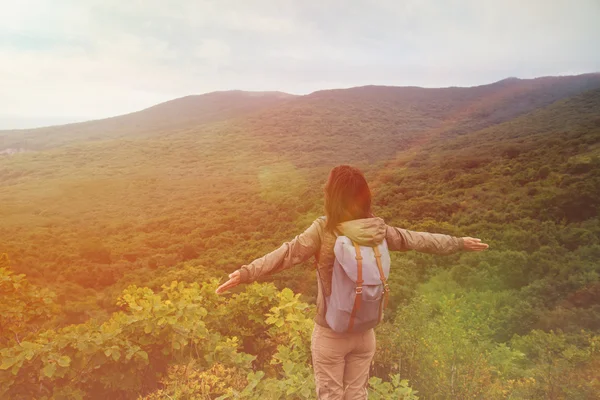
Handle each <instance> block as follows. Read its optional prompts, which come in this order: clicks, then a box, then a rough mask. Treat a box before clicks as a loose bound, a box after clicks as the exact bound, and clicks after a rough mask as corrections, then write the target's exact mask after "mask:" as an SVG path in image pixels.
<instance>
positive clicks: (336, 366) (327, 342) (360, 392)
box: [310, 324, 375, 400]
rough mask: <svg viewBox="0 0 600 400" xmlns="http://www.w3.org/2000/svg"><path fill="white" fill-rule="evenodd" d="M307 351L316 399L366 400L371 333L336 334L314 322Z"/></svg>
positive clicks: (373, 353)
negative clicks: (311, 360)
mask: <svg viewBox="0 0 600 400" xmlns="http://www.w3.org/2000/svg"><path fill="white" fill-rule="evenodd" d="M310 347H311V352H312V359H313V369H314V372H315V383H316V386H317V398H318V399H319V400H366V399H367V384H368V380H369V367H370V366H371V360H372V359H373V355H375V332H374V331H373V329H369V330H368V331H366V332H360V333H337V332H334V331H332V330H331V329H329V328H325V327H323V326H321V325H319V324H315V328H314V330H313V334H312V342H311V346H310Z"/></svg>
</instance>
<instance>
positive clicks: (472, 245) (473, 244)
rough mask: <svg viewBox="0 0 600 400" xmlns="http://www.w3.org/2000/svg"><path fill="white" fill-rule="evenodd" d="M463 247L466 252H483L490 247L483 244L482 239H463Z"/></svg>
mask: <svg viewBox="0 0 600 400" xmlns="http://www.w3.org/2000/svg"><path fill="white" fill-rule="evenodd" d="M462 239H463V245H464V247H463V248H464V250H465V251H482V250H485V249H487V248H488V247H490V246H489V245H487V244H486V243H483V242H482V241H481V239H477V238H472V237H468V236H467V237H463V238H462Z"/></svg>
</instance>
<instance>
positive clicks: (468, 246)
mask: <svg viewBox="0 0 600 400" xmlns="http://www.w3.org/2000/svg"><path fill="white" fill-rule="evenodd" d="M385 238H386V241H387V244H388V248H389V249H390V250H392V251H408V250H415V251H419V252H421V253H431V254H453V253H456V252H458V251H461V250H466V251H481V250H485V249H487V248H488V247H489V246H488V245H487V244H485V243H482V242H481V240H480V239H476V238H472V237H456V236H450V235H444V234H441V233H429V232H417V231H409V230H408V229H402V228H395V227H393V226H389V225H388V226H386V235H385Z"/></svg>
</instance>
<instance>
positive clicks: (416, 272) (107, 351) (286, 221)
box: [0, 74, 600, 400]
mask: <svg viewBox="0 0 600 400" xmlns="http://www.w3.org/2000/svg"><path fill="white" fill-rule="evenodd" d="M223 96H226V97H227V96H229V98H231V99H235V101H234V102H228V101H222V102H221V103H218V104H219V107H216V108H215V107H214V104H215V103H214V102H210V101H205V102H203V101H198V100H197V99H190V98H184V99H179V101H178V102H177V103H175V105H176V106H177V107H184V108H185V107H188V108H186V110H187V112H188V113H190V114H189V115H190V116H189V117H188V118H184V119H183V120H178V121H179V122H177V123H176V124H175V123H173V124H171V123H170V122H169V118H174V117H173V116H172V115H171V114H169V112H168V111H169V108H166V109H165V108H161V105H158V106H155V107H153V108H151V109H148V110H144V111H141V112H139V113H136V114H134V115H133V117H132V115H129V116H123V117H117V119H111V120H106V121H105V122H103V121H94V122H93V123H85V124H88V125H85V124H84V125H79V124H75V125H70V126H65V127H55V128H44V129H40V130H33V131H24V132H18V131H13V132H0V140H1V141H0V150H3V148H5V147H6V148H9V147H19V148H25V149H27V150H28V151H25V152H21V153H18V154H15V155H11V156H8V155H7V156H0V186H1V188H2V190H0V205H1V206H0V254H1V256H0V296H1V298H2V301H1V302H0V398H2V399H19V400H20V399H40V400H41V399H148V400H150V399H151V400H157V399H314V398H315V390H314V381H313V376H312V367H311V359H310V337H311V333H312V329H313V324H314V322H313V317H314V313H315V307H314V303H315V297H316V290H317V287H316V276H315V270H314V266H313V264H312V263H311V262H307V263H305V264H301V265H298V266H296V267H294V268H292V269H290V270H287V271H284V272H282V273H280V274H278V275H274V276H271V277H268V278H265V279H262V280H261V281H260V282H256V283H253V284H251V285H245V286H241V287H239V288H236V289H235V290H234V291H233V293H231V294H227V295H222V296H219V295H216V294H215V293H214V292H215V289H216V287H217V286H218V285H219V283H222V282H223V281H224V279H225V277H226V276H227V274H228V273H230V272H232V271H233V270H235V269H237V268H239V267H240V266H241V265H244V264H248V263H249V262H251V261H252V260H254V259H255V258H257V257H260V256H262V255H264V254H266V253H267V252H270V251H272V250H274V249H275V248H277V247H279V246H280V245H281V243H283V242H284V241H288V240H291V239H292V238H293V237H294V236H295V235H297V234H299V233H300V232H302V231H303V230H304V229H306V228H307V227H308V226H309V225H310V224H311V223H312V222H313V221H314V219H315V218H317V217H319V216H321V215H323V199H322V197H323V186H324V183H325V180H326V178H327V173H328V171H329V170H330V169H331V167H333V166H335V165H338V164H342V163H343V164H352V165H354V166H357V167H359V168H361V169H362V170H363V171H364V172H365V176H366V177H367V180H368V182H369V184H370V187H371V190H372V192H373V196H374V198H373V206H374V210H373V211H374V214H375V215H376V216H379V217H382V218H383V219H384V220H385V221H386V223H387V224H388V225H392V226H398V227H402V228H406V229H411V230H417V231H428V232H436V233H446V234H450V235H454V236H472V237H478V238H481V239H482V240H483V241H484V242H486V243H488V244H489V245H490V248H489V249H488V250H486V251H484V252H478V253H467V252H463V253H457V254H454V255H450V256H435V255H429V254H422V253H416V252H405V253H392V268H391V273H390V281H389V282H390V287H391V298H390V306H389V308H388V309H387V310H386V313H385V318H384V322H383V323H382V324H380V325H379V326H378V327H377V328H376V333H377V353H376V355H375V360H374V363H373V366H372V369H371V378H370V380H369V384H370V386H369V398H370V399H485V400H488V399H492V400H494V399H551V400H558V399H581V400H584V399H585V400H588V399H599V398H600V217H599V214H598V211H599V210H598V208H599V205H600V75H598V74H595V75H593V74H592V75H583V76H579V77H560V78H543V79H536V80H509V81H500V82H497V83H495V84H491V85H484V86H481V87H474V88H448V89H421V88H392V87H375V86H372V87H364V88H354V89H346V90H334V91H324V92H317V93H313V94H311V95H307V96H284V95H282V94H280V93H265V95H264V96H266V98H264V99H262V100H261V101H260V102H257V100H256V96H252V97H248V98H246V97H245V95H244V93H243V92H242V93H238V92H233V93H226V94H223ZM186 99H187V100H186ZM191 100H194V101H195V103H193V104H190V103H189V101H191ZM186 101H187V102H188V103H186ZM165 104H167V103H165ZM186 104H187V106H186ZM205 104H213V108H210V109H208V111H206V110H205V111H202V112H200V111H198V112H197V111H196V110H197V109H198V108H202V107H205ZM227 104H232V105H231V107H229V106H228V105H227ZM249 104H255V105H256V106H250V105H249ZM168 107H171V108H172V107H174V105H173V104H172V103H171V104H168ZM165 110H166V111H165ZM165 115H166V116H165ZM192 116H194V117H192ZM118 118H121V119H118ZM132 118H134V119H132ZM140 121H146V122H144V123H142V122H140ZM157 121H162V122H160V123H159V122H157ZM148 126H156V127H157V128H156V129H149V128H148ZM78 129H81V131H82V134H81V135H80V136H77V132H78ZM103 129H105V130H106V135H105V136H103V135H102V132H103Z"/></svg>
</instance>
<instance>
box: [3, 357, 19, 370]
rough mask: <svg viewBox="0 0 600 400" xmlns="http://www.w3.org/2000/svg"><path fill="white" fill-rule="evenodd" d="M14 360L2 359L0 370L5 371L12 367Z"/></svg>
mask: <svg viewBox="0 0 600 400" xmlns="http://www.w3.org/2000/svg"><path fill="white" fill-rule="evenodd" d="M15 362H16V360H15V359H14V358H8V357H6V358H3V359H2V364H1V365H0V369H2V370H6V369H9V368H10V367H12V366H13V365H14V364H15Z"/></svg>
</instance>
